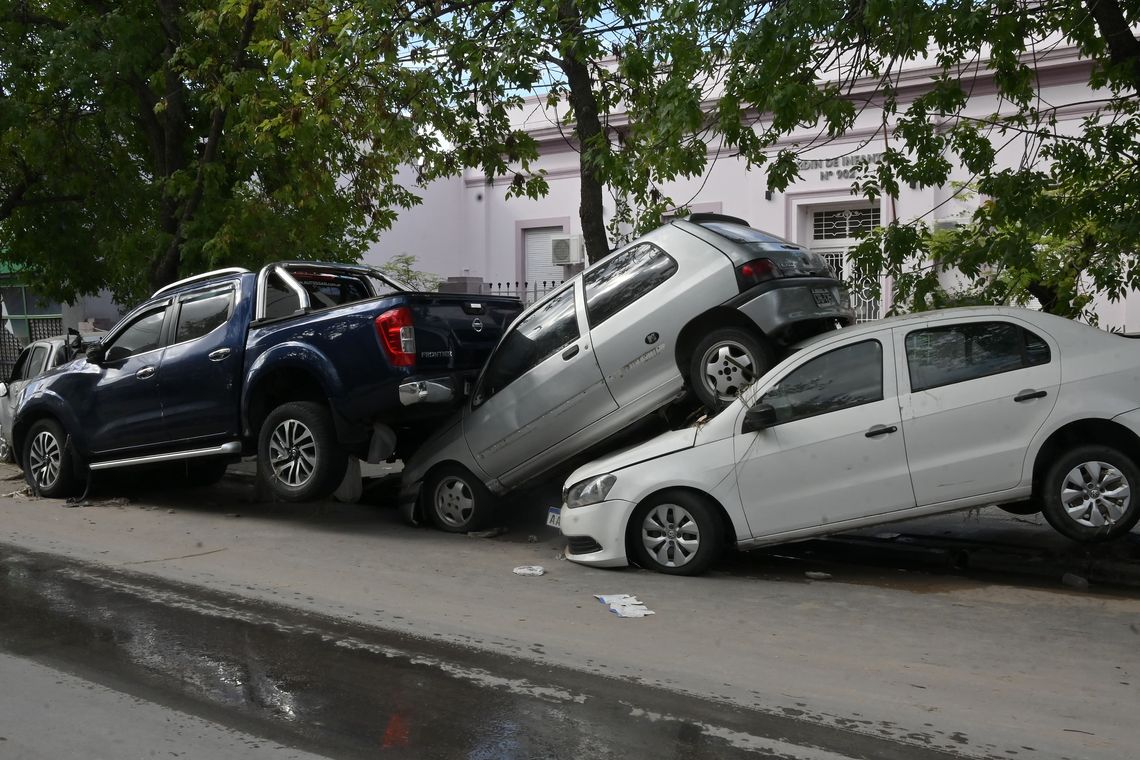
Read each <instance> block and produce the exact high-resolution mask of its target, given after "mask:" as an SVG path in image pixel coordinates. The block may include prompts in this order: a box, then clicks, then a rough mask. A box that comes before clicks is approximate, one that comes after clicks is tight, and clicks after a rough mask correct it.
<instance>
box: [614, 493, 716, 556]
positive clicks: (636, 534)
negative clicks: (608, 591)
mask: <svg viewBox="0 0 1140 760" xmlns="http://www.w3.org/2000/svg"><path fill="white" fill-rule="evenodd" d="M694 528H695V530H694ZM670 533H672V537H670ZM694 535H695V537H696V545H695V546H692V545H690V546H691V548H692V551H691V552H686V550H685V546H684V544H683V543H682V542H683V541H685V540H688V541H692V540H693V538H691V537H692V536H694ZM686 536H689V537H690V538H688V539H686ZM626 540H627V542H628V544H627V545H628V546H629V548H630V550H631V551H632V554H633V557H634V559H635V560H637V564H639V565H641V566H642V567H644V568H646V569H647V570H656V571H657V572H659V573H667V574H669V575H700V574H701V573H703V572H704V571H705V570H708V568H709V565H711V564H712V563H713V562H715V561H716V560H717V559H719V558H720V557H721V555H723V554H724V547H725V540H724V526H723V525H722V523H721V520H720V517H719V515H718V514H717V512H716V509H715V507H713V506H712V505H710V504H709V503H708V501H707V500H706V499H704V498H702V497H700V496H698V495H696V494H694V493H691V492H689V491H670V492H666V493H663V494H659V495H657V496H654V497H652V498H649V499H646V500H645V501H643V502H642V503H641V504H639V505H638V506H637V509H635V510H634V511H633V515H632V516H630V518H629V525H628V526H627V527H626Z"/></svg>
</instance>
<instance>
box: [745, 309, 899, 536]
mask: <svg viewBox="0 0 1140 760" xmlns="http://www.w3.org/2000/svg"><path fill="white" fill-rule="evenodd" d="M754 403H758V404H769V405H771V406H772V407H773V408H774V409H775V410H776V424H775V425H773V426H772V427H769V428H767V429H765V430H760V431H758V432H754V433H743V434H740V433H738V434H737V436H736V446H735V451H736V460H737V472H736V475H737V484H738V487H739V491H740V498H741V502H742V504H743V507H744V511H745V514H746V516H747V519H748V525H749V529H750V530H751V532H752V535H753V536H754V537H761V536H772V535H775V534H779V533H785V532H787V531H794V530H799V529H805V528H813V527H818V526H822V525H828V524H832V523H841V522H843V521H846V520H853V519H857V518H861V517H867V516H870V515H876V514H885V513H889V512H897V511H898V510H903V509H908V508H911V507H914V505H915V501H914V492H913V491H912V490H911V485H910V474H909V472H908V470H907V462H906V452H905V450H904V446H903V436H902V430H901V420H900V417H899V405H898V398H897V392H896V384H895V372H894V350H893V345H892V342H891V334H890V331H888V330H883V331H881V332H878V333H873V334H872V335H870V336H867V337H866V338H862V339H860V340H858V341H856V342H853V343H848V344H844V345H842V346H840V347H828V348H825V349H822V350H820V351H817V352H815V353H814V355H811V356H809V357H805V360H804V361H803V362H802V363H799V364H798V365H796V366H794V367H793V368H791V369H789V370H787V371H786V372H785V373H784V375H783V376H782V377H781V378H780V379H778V380H777V381H776V383H775V384H774V385H772V386H770V387H769V388H767V389H766V390H764V392H763V395H762V396H761V397H760V398H759V399H758V400H757V401H756V402H754ZM744 414H745V412H742V413H741V415H740V418H739V420H738V421H737V431H740V430H741V427H740V426H741V425H742V424H743V420H744Z"/></svg>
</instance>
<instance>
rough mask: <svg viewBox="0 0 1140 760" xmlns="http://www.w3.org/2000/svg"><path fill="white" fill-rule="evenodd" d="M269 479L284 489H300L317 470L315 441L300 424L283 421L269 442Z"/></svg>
mask: <svg viewBox="0 0 1140 760" xmlns="http://www.w3.org/2000/svg"><path fill="white" fill-rule="evenodd" d="M269 460H270V465H271V466H272V467H273V475H274V476H275V477H276V478H277V479H278V480H280V481H281V482H282V483H284V484H285V485H287V486H290V487H292V488H300V487H301V486H303V485H305V484H306V483H308V482H309V479H310V478H311V477H313V472H314V471H315V470H316V468H317V441H316V439H315V438H314V437H313V432H312V431H311V430H309V428H308V427H307V426H306V425H305V424H304V423H303V422H301V421H300V420H295V419H289V420H284V421H283V422H282V423H281V424H279V425H278V426H277V427H276V428H275V429H274V430H273V435H272V436H270V438H269Z"/></svg>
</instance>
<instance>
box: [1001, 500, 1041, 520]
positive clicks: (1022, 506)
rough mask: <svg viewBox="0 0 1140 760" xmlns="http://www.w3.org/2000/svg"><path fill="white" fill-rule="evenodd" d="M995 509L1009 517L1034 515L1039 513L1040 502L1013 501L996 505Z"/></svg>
mask: <svg viewBox="0 0 1140 760" xmlns="http://www.w3.org/2000/svg"><path fill="white" fill-rule="evenodd" d="M997 508H998V509H1000V510H1003V511H1005V512H1009V513H1010V514H1011V515H1022V516H1024V515H1035V514H1037V513H1038V512H1040V511H1041V502H1039V501H1037V500H1036V499H1026V500H1025V501H1014V502H1010V503H1009V504H998V505H997Z"/></svg>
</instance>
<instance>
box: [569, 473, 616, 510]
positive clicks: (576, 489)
mask: <svg viewBox="0 0 1140 760" xmlns="http://www.w3.org/2000/svg"><path fill="white" fill-rule="evenodd" d="M616 482H617V475H611V474H606V475H597V476H595V477H592V478H587V479H586V480H582V481H579V482H577V483H575V484H574V485H572V486H570V487H569V488H567V489H566V490H565V491H563V492H562V503H563V504H565V505H566V506H567V507H584V506H586V505H587V504H597V503H598V502H599V501H605V499H606V497H607V496H608V495H609V493H610V489H611V488H613V487H614V483H616Z"/></svg>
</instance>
